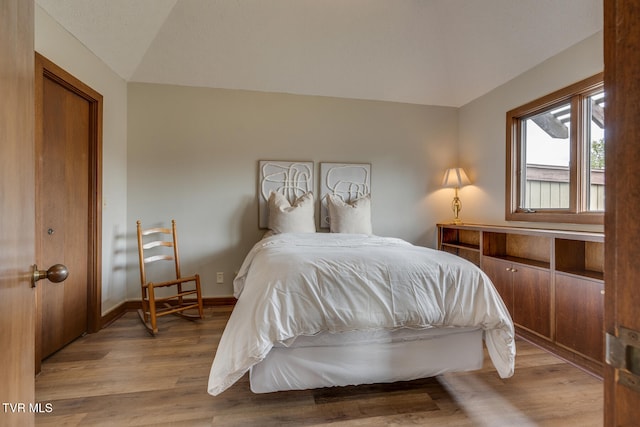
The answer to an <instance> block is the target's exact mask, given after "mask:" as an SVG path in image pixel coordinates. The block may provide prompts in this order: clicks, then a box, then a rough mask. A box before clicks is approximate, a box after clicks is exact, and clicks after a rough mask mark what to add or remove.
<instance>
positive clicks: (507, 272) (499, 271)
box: [482, 257, 513, 317]
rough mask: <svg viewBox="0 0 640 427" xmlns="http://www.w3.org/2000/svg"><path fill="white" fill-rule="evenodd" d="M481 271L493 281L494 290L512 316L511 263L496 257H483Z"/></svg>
mask: <svg viewBox="0 0 640 427" xmlns="http://www.w3.org/2000/svg"><path fill="white" fill-rule="evenodd" d="M482 271H484V272H485V274H486V275H487V276H489V278H490V279H491V281H492V282H493V286H495V288H496V290H497V291H498V293H499V294H500V296H501V297H502V300H503V301H504V305H505V306H507V310H509V313H510V314H511V317H513V280H512V276H513V273H512V272H511V263H510V262H506V261H503V260H500V259H497V258H491V257H483V258H482Z"/></svg>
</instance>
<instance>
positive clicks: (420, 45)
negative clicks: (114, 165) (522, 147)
mask: <svg viewBox="0 0 640 427" xmlns="http://www.w3.org/2000/svg"><path fill="white" fill-rule="evenodd" d="M36 3H37V4H38V5H39V6H40V7H41V8H42V9H44V11H45V12H46V13H48V14H49V15H50V16H51V17H52V18H53V19H54V20H56V21H57V22H58V23H60V24H61V25H62V26H63V27H64V28H66V30H67V31H69V33H71V34H72V35H73V36H74V37H75V38H76V39H78V40H79V41H80V42H81V43H83V44H84V45H85V46H86V47H87V48H88V49H89V50H91V51H92V52H93V53H94V54H95V55H96V56H98V57H99V58H100V59H101V60H102V61H104V63H105V64H107V65H108V66H109V67H110V68H111V69H112V70H113V71H114V72H116V73H117V74H118V75H120V76H121V77H122V78H123V79H124V80H126V81H128V82H148V83H165V84H176V85H186V86H203V87H215V88H227V89H246V90H257V91H267V92H285V93H294V94H304V95H320V96H333V97H342V98H356V99H368V100H382V101H395V102H406V103H414V104H425V105H442V106H454V107H458V106H461V105H464V104H466V103H467V102H469V101H471V100H473V99H475V98H477V97H478V96H481V95H483V94H485V93H487V92H489V91H491V90H492V89H494V88H495V87H497V86H499V85H501V84H503V83H505V82H507V81H508V80H510V79H512V78H514V77H516V76H517V75H519V74H521V73H522V72H524V71H526V70H528V69H530V68H531V67H533V66H535V65H537V64H539V63H540V62H542V61H544V60H545V59H547V58H550V57H552V56H553V55H555V54H557V53H559V52H561V51H562V50H564V49H566V48H568V47H570V46H571V45H573V44H575V43H577V42H579V41H581V40H583V39H585V38H587V37H589V36H591V35H593V34H595V33H596V32H598V31H600V30H602V24H603V16H602V0H36Z"/></svg>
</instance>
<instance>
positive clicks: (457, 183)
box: [442, 168, 471, 188]
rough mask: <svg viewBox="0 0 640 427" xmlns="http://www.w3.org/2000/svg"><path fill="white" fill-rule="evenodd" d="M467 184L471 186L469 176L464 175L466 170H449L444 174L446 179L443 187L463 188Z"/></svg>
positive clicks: (443, 180) (443, 181)
mask: <svg viewBox="0 0 640 427" xmlns="http://www.w3.org/2000/svg"><path fill="white" fill-rule="evenodd" d="M467 184H471V181H469V178H468V177H467V174H466V173H464V169H462V168H450V169H447V170H446V172H445V173H444V178H443V179H442V186H443V187H457V188H460V187H463V186H465V185H467Z"/></svg>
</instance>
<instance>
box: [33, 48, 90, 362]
mask: <svg viewBox="0 0 640 427" xmlns="http://www.w3.org/2000/svg"><path fill="white" fill-rule="evenodd" d="M45 78H48V79H50V80H53V81H55V82H56V83H57V84H60V85H61V86H63V87H64V88H66V89H67V90H69V91H71V92H73V93H75V94H76V95H78V96H80V97H81V98H83V99H85V100H86V101H87V102H88V103H89V111H90V117H89V129H90V131H89V159H88V162H89V189H90V191H89V206H88V212H89V218H88V223H89V231H88V234H89V243H88V248H89V253H88V254H87V263H88V265H87V271H88V277H87V279H88V283H87V332H89V333H93V332H97V331H99V330H100V328H101V326H102V324H101V322H102V95H100V94H99V93H98V92H96V91H95V90H93V89H92V88H90V87H89V86H87V85H86V84H84V83H82V82H81V81H80V80H79V79H77V78H76V77H74V76H73V75H71V74H70V73H68V72H67V71H65V70H64V69H62V68H61V67H59V66H58V65H56V64H54V63H53V62H52V61H50V60H49V59H47V58H45V57H44V56H42V55H40V54H39V53H38V52H35V86H34V89H35V93H34V94H35V152H36V166H35V169H36V195H37V194H38V192H39V191H40V189H39V188H38V182H39V180H40V171H41V168H40V166H39V163H40V161H39V159H38V158H37V155H38V153H40V152H42V151H41V148H42V144H43V135H42V129H43V120H44V117H43V101H42V100H43V96H44V79H45ZM37 203H38V200H37V197H36V204H37ZM36 212H38V210H37V209H36ZM41 221H42V218H39V215H38V214H36V224H40V223H41ZM36 230H37V228H36ZM40 246H41V245H40V240H39V239H36V256H38V254H40V253H42V252H41V247H40ZM39 267H40V268H45V269H46V268H48V267H49V266H44V265H43V266H39ZM44 286H46V284H45V285H44ZM38 289H39V288H38ZM41 336H42V303H41V293H40V292H39V291H36V335H35V356H36V357H35V359H36V360H35V367H36V373H37V372H39V371H40V364H41V361H42V349H41V345H40V344H41V343H40V340H41Z"/></svg>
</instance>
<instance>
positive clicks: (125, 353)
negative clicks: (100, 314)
mask: <svg viewBox="0 0 640 427" xmlns="http://www.w3.org/2000/svg"><path fill="white" fill-rule="evenodd" d="M230 311H231V307H216V308H208V309H207V310H206V318H205V320H202V321H198V322H190V321H187V320H184V319H180V318H177V317H172V316H169V317H163V318H161V319H160V321H159V322H160V333H159V334H158V336H157V337H155V338H153V337H151V336H150V335H148V334H147V332H146V331H145V329H144V327H143V325H142V324H141V323H140V321H139V319H138V317H137V314H135V313H127V314H125V315H124V316H123V317H121V318H119V319H118V320H116V321H115V322H114V323H113V324H111V325H110V326H108V327H107V328H105V329H103V330H102V331H100V332H99V333H96V334H91V335H87V336H84V337H81V338H79V339H78V340H76V341H75V342H73V343H72V344H70V345H68V346H67V347H65V348H64V349H62V350H61V351H59V352H58V353H56V354H54V355H53V356H51V357H50V358H49V359H47V360H46V361H45V362H44V363H43V365H42V373H41V374H40V375H39V376H38V377H37V378H36V399H37V401H38V402H41V403H42V404H43V405H42V407H43V408H46V407H47V406H45V404H47V403H48V404H50V407H51V408H52V411H51V412H50V413H40V414H37V415H36V425H38V426H56V427H58V426H65V425H68V426H94V425H104V426H173V425H175V426H209V425H216V426H311V425H328V424H331V425H332V426H404V425H412V426H518V427H521V426H562V427H567V426H580V427H585V426H601V425H602V417H603V414H602V406H603V387H602V382H601V381H600V380H598V379H596V378H594V377H592V376H590V375H588V374H586V373H584V372H583V371H581V370H579V369H577V368H575V367H573V366H571V365H569V364H567V363H564V362H563V361H561V360H560V359H557V358H556V357H554V356H553V355H551V354H549V353H546V352H545V351H543V350H540V349H538V348H537V347H535V346H533V345H531V344H529V343H527V342H525V341H522V340H518V341H517V351H518V354H517V358H516V372H515V375H514V376H513V377H512V378H509V379H504V380H503V379H500V378H499V377H498V375H497V373H496V371H495V370H494V369H493V366H492V365H491V362H490V360H489V358H488V357H486V360H485V366H484V368H483V369H482V370H480V371H476V372H468V373H456V374H447V375H442V376H439V377H436V378H429V379H424V380H416V381H410V382H403V383H395V384H378V385H364V386H356V387H343V388H327V389H319V390H304V391H291V392H280V393H269V394H253V393H251V391H250V390H249V383H248V378H247V376H246V375H245V377H243V378H242V379H241V380H240V381H239V382H238V383H236V384H235V385H234V386H232V387H231V388H230V389H228V390H227V391H225V392H224V393H222V394H221V395H219V396H217V397H213V396H210V395H209V394H207V391H206V388H207V380H208V376H209V369H210V367H211V362H212V360H213V356H214V353H215V350H216V345H217V343H218V341H219V339H220V336H221V334H222V331H223V329H224V325H225V323H226V321H227V319H228V317H229V314H230Z"/></svg>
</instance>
